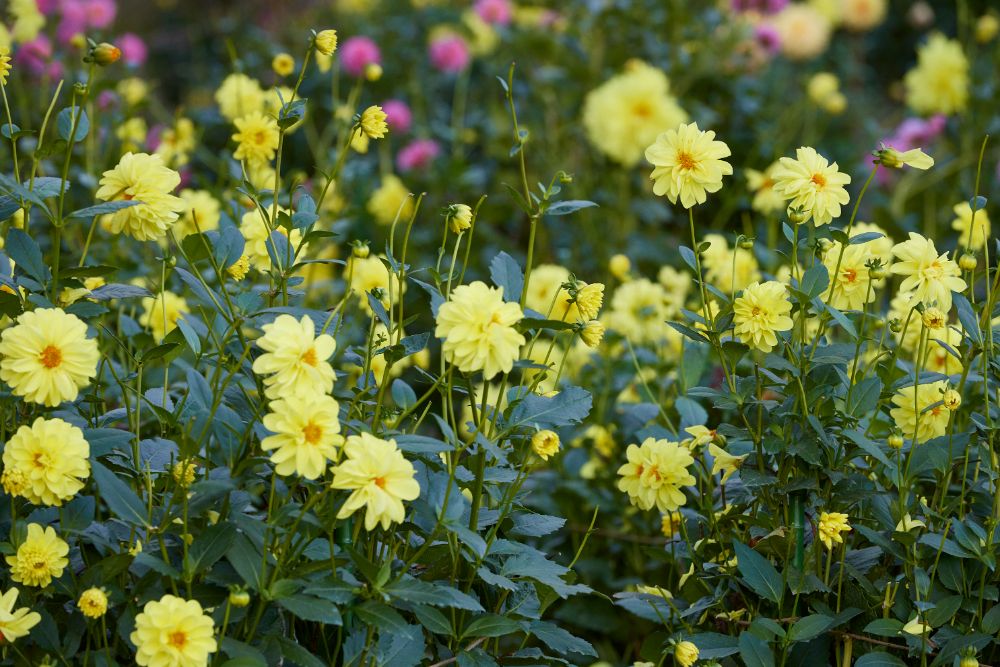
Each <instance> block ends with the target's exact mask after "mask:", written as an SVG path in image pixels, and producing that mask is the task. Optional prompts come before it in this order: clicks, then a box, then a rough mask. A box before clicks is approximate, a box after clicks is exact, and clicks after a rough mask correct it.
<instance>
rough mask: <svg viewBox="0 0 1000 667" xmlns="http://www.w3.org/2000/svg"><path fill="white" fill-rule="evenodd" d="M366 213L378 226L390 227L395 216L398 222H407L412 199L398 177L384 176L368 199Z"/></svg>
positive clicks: (411, 211) (392, 175) (393, 175)
mask: <svg viewBox="0 0 1000 667" xmlns="http://www.w3.org/2000/svg"><path fill="white" fill-rule="evenodd" d="M368 212H369V213H371V214H372V216H373V217H374V218H375V222H377V223H379V224H380V225H391V224H392V221H393V220H395V219H396V216H397V215H398V216H399V219H400V220H408V219H409V217H410V216H411V215H412V214H413V197H411V196H410V190H409V189H408V188H407V187H406V185H404V184H403V181H401V180H400V179H399V177H398V176H396V175H395V174H386V175H385V176H383V177H382V184H381V185H380V186H379V187H378V189H377V190H375V192H373V193H372V195H371V197H370V198H369V199H368Z"/></svg>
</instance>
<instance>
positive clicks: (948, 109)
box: [903, 33, 970, 116]
mask: <svg viewBox="0 0 1000 667" xmlns="http://www.w3.org/2000/svg"><path fill="white" fill-rule="evenodd" d="M903 84H904V85H905V87H906V103H907V104H909V105H910V107H912V108H913V110H914V111H916V112H917V113H919V114H922V115H925V116H929V115H931V114H936V113H939V114H945V115H948V116H950V115H952V114H955V113H958V112H960V111H964V110H965V107H966V106H967V105H968V102H969V87H970V86H969V61H968V59H967V58H966V57H965V53H964V52H963V51H962V45H961V44H959V42H958V40H954V39H948V38H947V37H945V36H944V35H942V34H939V33H936V34H934V35H931V37H930V39H929V40H927V43H926V44H924V45H923V46H921V47H920V48H919V49H918V50H917V65H916V67H914V68H913V69H911V70H910V71H909V72H907V73H906V76H905V77H904V78H903Z"/></svg>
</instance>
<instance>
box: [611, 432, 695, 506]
mask: <svg viewBox="0 0 1000 667" xmlns="http://www.w3.org/2000/svg"><path fill="white" fill-rule="evenodd" d="M625 457H626V459H627V460H628V463H626V464H624V465H623V466H622V467H620V468H619V469H618V474H619V475H621V479H620V480H618V489H619V490H621V491H624V492H625V493H627V494H628V496H629V502H631V503H632V504H633V505H635V506H637V507H639V509H643V510H649V509H652V508H653V507H656V508H657V509H658V510H659V511H660V512H663V513H666V512H674V511H676V510H677V509H678V508H679V507H680V506H681V505H683V504H684V503H685V502H686V501H687V499H686V498H685V496H684V492H683V491H681V487H683V486H690V485H691V484H694V483H695V481H696V480H695V478H694V476H693V475H691V473H690V472H688V467H689V466H691V465H692V464H693V463H694V459H693V458H692V457H691V452H689V451H688V450H687V448H686V447H684V446H683V445H681V444H679V443H676V442H669V441H667V440H657V439H656V438H646V440H645V441H643V443H642V445H629V446H628V449H627V450H626V452H625Z"/></svg>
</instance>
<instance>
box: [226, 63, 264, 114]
mask: <svg viewBox="0 0 1000 667" xmlns="http://www.w3.org/2000/svg"><path fill="white" fill-rule="evenodd" d="M215 101H216V103H217V104H218V105H219V112H220V113H221V114H222V116H223V117H224V118H225V119H226V120H228V121H234V120H236V119H237V118H240V117H241V116H245V115H247V114H249V113H252V112H254V111H263V109H264V91H263V89H261V87H260V83H258V82H257V80H256V79H251V78H250V77H248V76H247V75H246V74H230V75H229V76H227V77H226V78H225V79H224V80H223V81H222V85H220V86H219V89H218V90H216V91H215Z"/></svg>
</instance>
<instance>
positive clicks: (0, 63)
mask: <svg viewBox="0 0 1000 667" xmlns="http://www.w3.org/2000/svg"><path fill="white" fill-rule="evenodd" d="M8 75H10V50H9V49H8V48H7V47H3V48H2V49H0V86H6V85H7V76H8Z"/></svg>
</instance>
